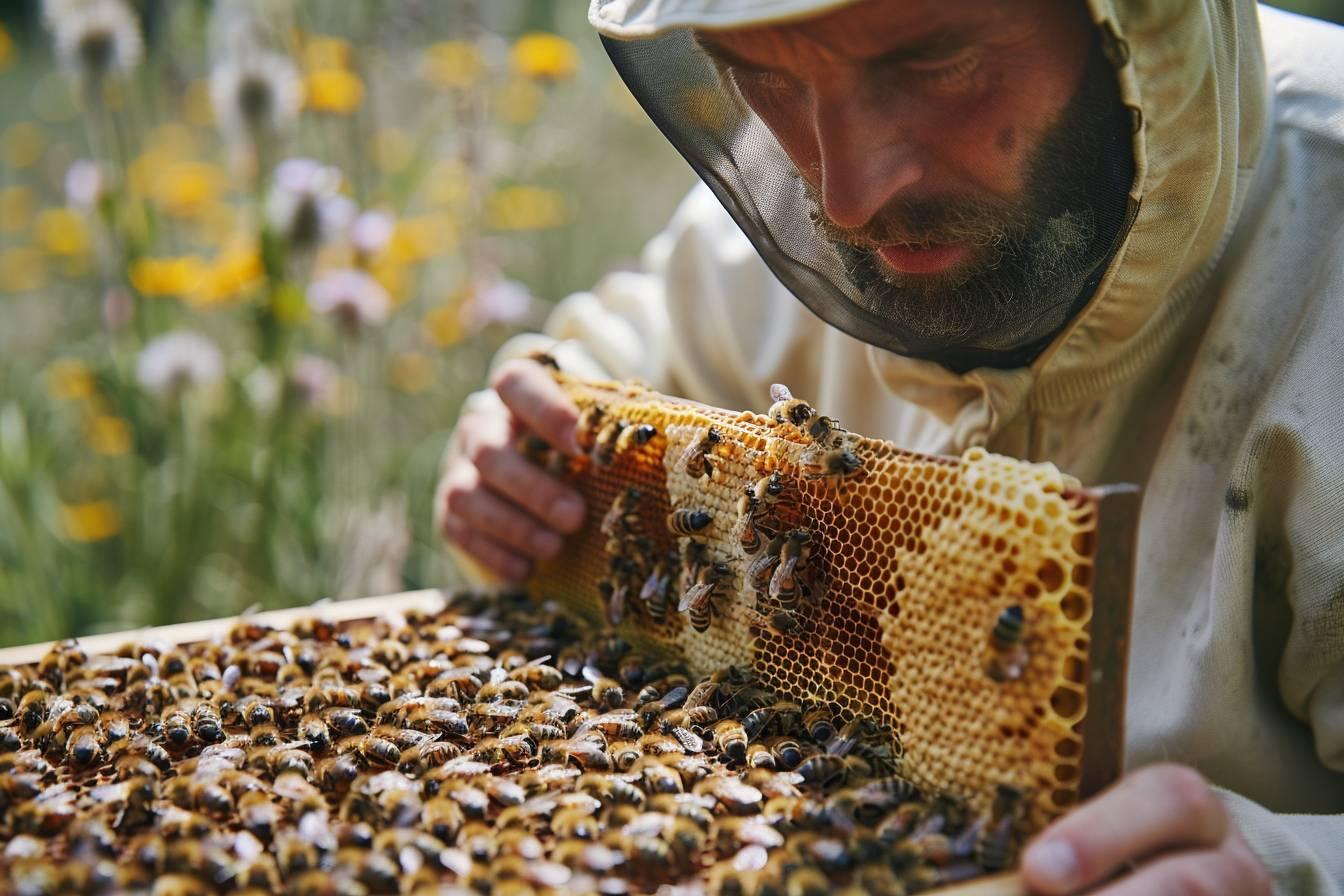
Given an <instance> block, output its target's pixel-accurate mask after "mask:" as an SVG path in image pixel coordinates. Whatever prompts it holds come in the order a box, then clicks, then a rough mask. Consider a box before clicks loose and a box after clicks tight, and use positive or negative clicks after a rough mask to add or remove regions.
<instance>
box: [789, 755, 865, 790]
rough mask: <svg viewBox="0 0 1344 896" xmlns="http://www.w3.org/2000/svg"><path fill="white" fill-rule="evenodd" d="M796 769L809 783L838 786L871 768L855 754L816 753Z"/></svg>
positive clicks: (828, 786) (862, 774) (827, 786)
mask: <svg viewBox="0 0 1344 896" xmlns="http://www.w3.org/2000/svg"><path fill="white" fill-rule="evenodd" d="M797 771H798V774H800V775H802V776H803V780H804V781H806V782H808V783H809V784H818V785H820V786H821V787H823V788H830V787H838V786H840V785H842V784H844V783H845V782H846V781H848V780H850V778H852V777H860V776H864V775H867V774H870V773H871V771H872V770H871V769H870V768H869V767H868V764H867V763H866V762H864V761H863V760H862V759H859V758H858V757H855V756H837V755H835V754H834V753H818V754H817V755H815V756H809V757H807V758H806V759H804V760H803V761H802V762H800V763H799V764H798V768H797Z"/></svg>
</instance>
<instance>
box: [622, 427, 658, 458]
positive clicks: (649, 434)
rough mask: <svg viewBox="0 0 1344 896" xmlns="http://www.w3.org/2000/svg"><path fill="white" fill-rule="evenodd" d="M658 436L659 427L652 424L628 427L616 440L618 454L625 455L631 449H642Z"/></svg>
mask: <svg viewBox="0 0 1344 896" xmlns="http://www.w3.org/2000/svg"><path fill="white" fill-rule="evenodd" d="M656 435H658V427H656V426H654V425H653V424H651V423H632V424H630V425H629V426H627V427H626V428H625V429H624V430H623V431H622V432H621V435H620V437H619V438H618V439H617V440H616V453H617V454H624V453H625V452H626V451H629V450H630V449H631V448H642V447H643V446H645V445H647V444H649V442H652V441H653V437H654V436H656Z"/></svg>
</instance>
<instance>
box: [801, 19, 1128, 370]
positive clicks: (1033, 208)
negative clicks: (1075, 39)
mask: <svg viewBox="0 0 1344 896" xmlns="http://www.w3.org/2000/svg"><path fill="white" fill-rule="evenodd" d="M1124 113H1125V110H1124V107H1123V105H1122V103H1121V100H1120V95H1119V86H1118V83H1117V81H1116V77H1115V71H1114V69H1113V68H1111V66H1110V64H1109V63H1108V62H1107V61H1106V59H1105V57H1104V55H1103V54H1102V52H1101V50H1100V46H1099V42H1098V41H1094V42H1093V47H1092V49H1091V51H1090V52H1089V55H1088V61H1087V64H1086V66H1085V68H1084V73H1083V77H1082V80H1081V82H1080V84H1079V88H1078V90H1077V91H1076V92H1075V94H1074V96H1073V97H1072V98H1071V99H1070V101H1069V102H1068V103H1067V104H1066V106H1065V108H1064V110H1063V111H1062V112H1061V114H1060V116H1059V117H1058V119H1057V120H1056V121H1055V123H1054V124H1053V125H1051V126H1050V128H1049V129H1048V130H1047V131H1046V132H1045V134H1044V135H1043V136H1042V138H1041V140H1040V141H1039V143H1038V144H1037V147H1036V149H1035V150H1034V151H1033V153H1032V154H1031V157H1030V159H1029V161H1028V163H1027V177H1026V186H1025V188H1024V189H1023V190H1022V192H1021V193H1020V194H1019V195H1018V196H1015V197H1011V198H1004V197H999V196H956V195H954V196H947V197H940V198H937V199H908V200H907V199H896V200H893V201H892V202H890V203H888V204H887V205H886V206H884V207H883V208H882V210H881V211H879V212H878V213H877V214H876V215H875V216H874V217H873V219H872V220H871V221H870V222H869V223H868V224H866V225H864V226H863V227H861V228H858V229H848V228H843V227H839V226H837V225H836V224H835V223H834V222H832V221H830V220H829V219H828V218H827V217H826V216H825V213H824V211H822V209H824V205H823V203H822V202H821V198H820V195H819V193H818V191H817V189H816V188H815V187H814V186H812V184H811V183H810V182H809V181H808V180H807V179H806V178H804V179H803V183H804V186H805V188H806V189H807V192H808V194H809V198H810V199H811V201H812V204H813V206H814V210H813V211H812V213H811V214H812V220H813V223H814V224H815V225H816V227H817V230H818V231H819V232H820V234H821V235H822V236H823V237H824V238H825V239H827V240H828V241H829V242H830V243H831V244H832V245H833V246H834V247H835V249H836V251H837V252H838V253H839V256H840V259H841V261H842V263H843V264H844V266H845V270H846V273H847V274H848V276H849V279H850V281H851V282H852V283H853V284H854V285H855V286H856V287H857V288H858V290H859V292H860V294H861V296H862V297H863V304H865V305H866V306H867V307H868V309H869V310H871V311H872V312H873V313H875V314H878V315H881V316H882V317H884V318H886V319H888V320H891V321H893V322H895V323H897V324H899V326H900V327H901V328H902V329H903V330H905V331H907V332H908V333H909V334H910V335H911V336H913V337H915V338H916V339H922V340H926V341H928V342H931V343H938V344H943V345H958V346H963V347H975V348H982V349H994V350H1007V349H1017V348H1021V347H1023V346H1026V345H1029V344H1033V343H1040V342H1041V341H1042V340H1043V339H1048V338H1049V337H1051V336H1053V334H1054V333H1056V332H1058V330H1059V328H1060V327H1061V326H1062V325H1063V324H1064V323H1065V322H1066V321H1067V319H1068V318H1069V317H1070V315H1071V314H1072V313H1073V312H1075V311H1077V310H1078V308H1080V307H1081V305H1082V303H1084V302H1085V301H1086V299H1088V298H1090V293H1091V289H1090V288H1087V287H1088V281H1089V279H1095V278H1093V275H1094V274H1095V273H1096V272H1097V271H1098V268H1099V267H1100V265H1101V264H1102V262H1104V261H1106V260H1107V259H1108V258H1109V257H1110V254H1111V248H1112V243H1113V242H1114V241H1115V239H1116V236H1117V233H1118V231H1119V229H1120V222H1119V220H1118V215H1116V214H1115V207H1116V196H1115V194H1114V190H1115V184H1116V171H1117V167H1116V166H1117V155H1119V154H1123V155H1124V162H1126V163H1128V165H1129V166H1130V167H1129V168H1127V169H1126V170H1129V171H1130V174H1129V179H1132V176H1133V175H1132V161H1131V160H1130V158H1129V155H1128V153H1129V146H1128V138H1129V128H1128V121H1127V117H1126V116H1125V114H1124ZM1128 185H1129V184H1128V180H1126V182H1125V183H1124V185H1123V186H1124V188H1125V189H1126V190H1127V188H1128ZM892 244H902V245H905V246H910V247H917V248H927V247H931V246H938V245H947V244H963V245H968V246H971V247H972V253H971V257H970V258H969V259H968V260H966V261H964V262H962V263H960V264H958V265H956V266H954V267H953V268H950V269H949V270H946V271H942V272H939V273H936V274H905V273H901V272H898V271H895V270H893V269H892V268H890V267H889V266H887V265H886V264H884V263H883V262H882V261H881V260H880V259H879V258H878V257H877V256H876V254H875V250H876V249H877V248H878V247H881V246H884V245H892ZM1094 285H1095V284H1093V286H1094ZM1082 293H1086V294H1082Z"/></svg>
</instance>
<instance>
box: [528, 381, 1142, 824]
mask: <svg viewBox="0 0 1344 896" xmlns="http://www.w3.org/2000/svg"><path fill="white" fill-rule="evenodd" d="M556 378H557V380H558V381H559V382H560V383H561V385H562V387H563V388H564V389H565V390H566V391H567V393H568V394H569V395H570V397H571V398H572V399H573V400H574V401H575V403H576V404H577V405H578V406H579V408H580V410H581V411H583V410H585V409H588V408H592V407H594V406H601V407H602V408H603V409H604V412H603V415H602V420H603V421H610V420H613V419H619V420H623V421H627V422H628V423H629V424H632V425H638V424H649V425H652V426H653V427H655V429H656V430H657V435H656V436H654V437H653V438H652V439H651V440H649V441H648V442H647V443H645V444H643V445H627V447H626V448H625V450H622V451H619V452H614V453H611V456H610V457H609V458H603V460H607V461H608V462H607V463H601V462H598V461H596V460H594V459H593V458H592V457H591V456H590V457H583V458H580V459H578V460H577V461H573V462H571V464H570V469H569V473H570V476H571V479H572V484H573V485H574V486H575V487H576V488H578V489H579V491H580V492H581V493H583V494H584V497H585V498H586V500H587V502H588V506H589V521H588V522H589V525H587V526H586V527H585V529H584V530H583V531H582V532H580V533H579V534H578V535H577V536H575V537H574V539H573V540H572V541H571V543H570V544H569V545H567V549H566V551H565V552H564V553H563V555H562V556H561V557H559V558H557V559H556V560H555V561H552V562H549V563H546V564H542V565H541V566H540V567H539V569H538V571H537V573H536V575H535V576H534V578H533V580H532V584H531V585H530V589H531V591H532V592H533V593H534V594H536V595H545V596H547V597H554V598H558V599H559V600H561V601H562V602H563V603H565V604H566V605H567V606H569V607H570V608H571V609H572V610H573V611H574V612H575V613H577V614H579V615H581V616H582V617H584V618H585V619H586V620H587V621H588V622H589V623H590V624H592V625H599V626H600V625H604V624H606V619H605V607H604V605H603V600H602V598H601V596H600V595H599V592H598V587H597V585H598V582H599V581H600V580H601V579H603V578H604V577H605V576H606V575H607V573H608V570H609V564H610V554H609V553H608V550H607V537H606V536H605V535H603V533H601V532H600V531H599V526H598V521H599V520H600V519H602V517H603V516H604V514H605V513H606V511H607V509H608V507H610V505H611V503H612V501H613V499H614V498H615V496H616V495H617V494H618V493H620V492H621V491H623V490H624V489H625V488H626V487H628V486H635V487H637V488H639V489H640V491H641V493H642V495H643V497H642V499H641V502H640V505H639V519H640V523H639V527H638V528H639V534H640V535H642V536H644V537H645V538H647V539H649V541H650V542H651V544H652V545H653V553H654V554H655V555H661V554H662V553H663V552H666V551H669V550H675V549H677V547H678V546H679V545H682V544H684V542H685V540H686V539H685V538H684V537H679V536H676V535H675V534H674V533H671V532H670V531H668V529H667V527H666V525H665V522H664V521H665V518H666V515H667V513H668V512H669V511H671V510H672V509H673V508H674V507H675V508H701V509H705V510H707V511H709V512H710V513H711V514H712V516H713V521H712V523H711V524H710V525H709V526H708V527H707V528H706V530H705V531H704V532H702V533H697V539H698V540H701V541H703V542H704V543H706V544H707V545H708V546H709V547H710V549H711V551H712V552H713V555H714V557H716V558H721V559H723V560H726V561H727V562H729V564H730V565H731V566H732V568H733V575H732V579H731V581H730V583H729V584H728V586H727V588H726V589H725V591H726V593H724V594H720V595H719V596H718V597H717V598H716V599H715V601H714V611H715V615H714V617H713V618H712V620H711V624H710V626H709V628H708V630H707V631H705V632H703V633H701V632H698V631H696V630H695V629H694V628H693V626H692V625H691V624H690V622H689V620H688V619H687V618H686V616H685V614H678V613H677V612H676V607H675V604H676V594H675V593H674V595H673V597H672V604H673V606H672V607H670V608H669V610H668V612H667V614H666V619H665V620H664V621H663V622H662V623H661V624H659V623H656V622H655V621H654V620H653V619H651V618H650V614H649V613H647V612H644V609H643V608H642V607H641V605H640V602H639V601H637V600H634V601H632V600H627V601H626V603H627V613H626V618H625V619H623V620H622V621H621V623H620V625H619V626H617V627H616V630H617V631H618V633H619V634H620V635H621V636H622V637H625V638H627V639H628V640H630V641H631V642H632V643H634V644H635V645H636V647H638V648H639V649H641V650H644V651H647V652H651V653H654V654H665V655H666V654H675V655H677V656H678V657H679V658H681V659H683V660H684V661H685V662H687V664H688V666H689V667H690V668H691V669H692V670H693V671H695V672H696V673H698V674H707V673H708V672H710V671H713V670H714V669H716V668H721V667H723V666H726V665H729V664H733V665H740V666H750V667H751V668H752V669H753V670H754V671H755V672H756V674H757V676H758V678H759V679H760V680H761V681H762V682H763V683H764V684H765V685H766V686H768V687H770V688H772V689H773V690H775V691H777V692H779V693H781V694H783V695H785V696H787V697H789V698H792V699H794V700H797V701H799V702H805V703H810V704H821V705H826V706H829V707H830V708H831V709H832V710H833V711H834V712H835V714H836V716H837V718H843V719H846V720H848V719H850V718H853V717H855V716H865V717H868V718H873V719H875V720H877V721H879V722H881V723H882V724H884V725H886V726H889V728H890V730H891V732H892V739H893V746H894V747H895V749H896V751H897V753H898V755H900V756H901V770H902V774H904V775H906V776H907V777H909V778H910V779H911V780H913V781H915V782H916V783H917V784H919V785H920V786H923V787H927V788H930V789H932V790H935V791H938V792H948V793H952V794H955V795H956V796H958V797H961V798H963V799H966V800H967V801H968V803H969V804H970V805H972V806H974V807H976V808H977V809H979V810H981V811H985V810H988V809H989V805H990V802H991V800H992V794H993V792H994V788H995V786H996V785H998V784H1009V785H1012V786H1015V787H1018V788H1021V789H1023V790H1025V791H1027V792H1029V793H1031V794H1032V795H1033V797H1034V798H1033V811H1032V814H1031V819H1030V823H1031V826H1032V827H1033V828H1034V829H1039V828H1040V827H1043V826H1044V825H1045V824H1046V823H1048V822H1049V821H1050V820H1051V819H1052V818H1054V817H1057V816H1058V815H1059V814H1061V813H1062V812H1063V811H1065V810H1066V809H1067V808H1068V807H1070V806H1071V805H1073V804H1074V803H1076V802H1078V801H1079V800H1080V799H1085V798H1087V797H1088V796H1090V795H1091V794H1093V793H1096V792H1097V791H1099V790H1100V789H1102V788H1104V787H1105V786H1106V785H1108V784H1109V783H1111V782H1112V781H1113V780H1115V779H1116V778H1117V777H1118V776H1119V774H1120V772H1121V762H1122V755H1121V746H1122V744H1123V726H1124V716H1123V713H1124V703H1125V700H1124V689H1125V664H1126V657H1127V642H1128V631H1129V617H1130V607H1131V602H1132V593H1131V592H1132V578H1133V575H1132V573H1133V555H1134V529H1135V525H1136V521H1137V510H1138V490H1137V488H1135V487H1134V486H1126V485H1118V486H1108V487H1100V488H1084V487H1083V486H1082V485H1081V484H1080V483H1079V482H1078V481H1077V480H1076V479H1074V478H1072V477H1070V476H1067V475H1064V474H1062V473H1060V472H1059V471H1058V470H1057V469H1056V468H1055V467H1054V466H1053V465H1051V464H1032V463H1027V462H1024V461H1018V460H1014V459H1011V458H1006V457H1001V456H997V455H993V454H989V453H987V452H985V451H984V450H983V449H971V450H970V451H968V452H967V453H966V454H964V455H963V456H961V457H960V458H957V457H944V456H933V455H921V454H916V453H913V452H909V451H904V450H902V449H900V448H898V447H896V446H895V445H893V444H892V443H890V442H885V441H881V440H876V439H868V438H863V437H857V436H855V437H850V441H849V444H850V445H851V446H852V447H853V450H854V451H855V453H857V454H858V455H859V456H860V457H861V458H862V459H863V460H864V467H863V469H862V471H861V472H860V474H857V475H855V476H854V477H851V478H848V479H846V480H844V481H843V482H841V483H839V484H838V485H834V484H833V483H832V482H830V481H827V480H823V479H815V478H808V477H807V476H806V475H805V472H804V470H805V469H806V468H807V463H808V452H809V451H812V450H813V444H812V442H811V440H810V439H809V437H808V436H807V435H806V434H805V433H803V432H802V431H801V430H799V429H798V428H797V427H795V426H793V425H792V424H790V423H787V422H782V423H781V422H776V421H773V420H771V419H770V418H769V417H766V416H764V415H761V414H757V413H753V412H750V411H746V412H733V411H727V410H723V409H719V408H713V407H709V406H706V405H701V404H698V403H695V402H690V401H686V400H684V399H677V398H671V397H668V396H664V395H661V394H658V393H656V392H654V391H652V390H649V389H646V388H644V387H643V386H641V385H639V384H635V383H616V382H585V381H580V380H577V379H573V378H570V377H568V376H566V375H564V374H561V373H557V374H556ZM823 410H824V409H823ZM711 426H712V427H713V428H714V429H715V430H716V431H717V432H718V433H719V434H720V435H721V436H722V442H721V443H720V444H719V445H717V446H715V447H714V448H713V449H712V450H711V452H710V462H711V464H712V465H713V466H714V468H715V469H714V473H713V475H711V476H699V477H692V476H691V475H689V474H688V471H687V469H686V468H685V466H686V465H685V464H684V457H683V455H684V454H685V452H686V449H687V447H688V446H690V445H691V444H692V443H693V442H695V441H696V440H698V439H700V438H703V435H704V433H705V432H706V431H707V429H708V428H709V427H711ZM588 437H589V441H590V442H591V439H592V434H591V433H590V434H588ZM774 472H779V473H780V474H781V476H782V477H783V478H784V480H785V482H786V486H785V489H786V491H785V499H784V500H781V501H780V503H779V504H778V505H776V513H777V515H778V519H776V520H775V522H776V523H777V524H778V527H779V528H781V529H787V528H790V527H793V526H800V525H801V526H805V527H806V528H808V529H809V530H810V531H811V532H812V533H813V535H814V550H813V553H812V559H811V562H810V564H809V565H810V566H812V567H816V568H815V569H814V570H813V572H812V575H813V577H814V578H813V585H814V590H820V591H821V592H822V593H821V595H820V597H816V596H815V595H814V597H813V599H812V600H810V601H809V602H808V608H807V615H808V619H807V621H806V626H807V628H806V630H805V631H804V632H802V633H801V634H790V635H785V634H781V633H778V632H775V631H773V630H772V629H771V628H770V627H768V626H764V625H762V624H761V620H760V619H759V617H753V610H757V609H759V610H765V611H768V610H769V609H771V607H772V606H773V601H772V600H771V599H769V598H768V597H767V596H765V595H758V594H757V593H756V591H755V589H753V588H752V587H750V585H748V584H747V583H746V582H745V581H744V576H745V572H744V570H745V568H746V567H747V566H748V564H749V562H750V560H751V559H753V558H751V557H749V556H747V555H745V554H744V552H743V551H742V550H741V548H740V545H738V544H736V543H734V539H733V537H732V536H733V531H734V530H733V526H734V522H735V520H736V518H737V508H736V503H737V498H738V497H739V496H740V495H741V492H742V489H743V488H744V487H745V486H746V485H749V484H750V483H752V482H755V481H757V480H758V479H759V478H761V477H763V476H766V475H769V474H771V473H774ZM893 506H900V507H903V508H906V509H909V510H910V513H908V514H907V515H906V516H905V517H904V518H902V519H897V520H895V523H897V524H898V525H895V526H893V525H891V523H892V520H890V519H886V518H884V517H882V516H880V515H879V513H880V512H881V511H882V510H883V509H884V508H891V507H893ZM837 558H843V561H844V562H843V563H837V562H836V561H837ZM674 591H676V589H674ZM1012 603H1018V604H1020V605H1021V606H1023V607H1024V609H1025V613H1026V635H1025V638H1024V642H1023V643H1024V644H1025V645H1026V646H1027V648H1028V652H1029V657H1030V660H1029V662H1028V664H1027V665H1026V667H1025V669H1024V671H1023V673H1022V676H1021V678H1020V679H1019V680H1014V681H1008V682H995V681H992V680H991V679H990V677H989V676H987V675H985V674H984V669H983V664H984V658H985V645H986V644H987V643H988V640H989V639H988V636H989V633H990V631H991V630H992V628H993V625H994V622H995V619H996V617H997V615H998V614H999V613H1000V612H1002V611H1003V610H1004V609H1005V608H1006V607H1007V606H1008V605H1010V604H1012Z"/></svg>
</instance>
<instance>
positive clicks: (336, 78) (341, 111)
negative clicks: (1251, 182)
mask: <svg viewBox="0 0 1344 896" xmlns="http://www.w3.org/2000/svg"><path fill="white" fill-rule="evenodd" d="M304 96H305V100H304V102H305V104H306V105H307V106H308V108H309V109H313V110H314V111H317V112H330V113H332V114H334V115H349V114H350V113H351V112H353V111H355V110H356V109H358V108H359V104H360V103H361V102H363V100H364V82H363V81H361V80H360V79H359V75H357V74H355V73H354V72H351V71H346V70H345V69H343V68H320V69H317V70H316V71H313V72H311V73H309V75H308V79H307V83H306V85H305V93H304Z"/></svg>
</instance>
